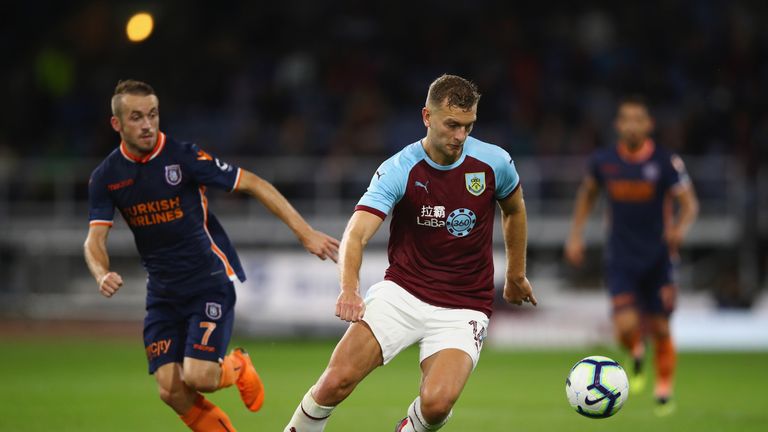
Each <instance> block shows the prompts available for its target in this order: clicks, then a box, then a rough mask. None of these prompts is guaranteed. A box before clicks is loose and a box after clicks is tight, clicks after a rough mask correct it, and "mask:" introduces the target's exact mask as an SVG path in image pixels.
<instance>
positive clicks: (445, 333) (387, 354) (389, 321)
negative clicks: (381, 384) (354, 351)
mask: <svg viewBox="0 0 768 432" xmlns="http://www.w3.org/2000/svg"><path fill="white" fill-rule="evenodd" d="M363 321H365V322H366V324H368V326H369V327H370V328H371V331H373V336H374V337H375V338H376V340H377V341H378V342H379V345H380V346H381V353H382V356H383V360H384V364H387V363H389V361H390V360H392V359H393V358H395V356H396V355H398V354H399V353H400V352H401V351H402V350H404V349H406V348H408V347H409V346H411V345H413V344H414V343H416V342H418V343H419V348H420V352H419V362H422V361H424V359H426V358H427V357H429V356H431V355H432V354H435V353H436V352H439V351H442V350H444V349H448V348H455V349H459V350H462V351H464V352H466V353H467V354H468V355H469V357H470V358H472V365H473V368H474V367H475V366H477V361H478V360H479V359H480V350H481V349H482V348H483V341H484V340H485V336H486V332H487V328H488V317H487V316H486V315H485V314H484V313H482V312H480V311H476V310H472V309H451V308H444V307H439V306H433V305H431V304H429V303H425V302H423V301H421V300H420V299H418V298H416V297H414V296H413V294H411V293H409V292H408V291H406V290H405V289H403V288H402V287H401V286H399V285H397V284H396V283H394V282H392V281H382V282H379V283H377V284H374V285H373V286H371V287H370V288H369V289H368V292H367V293H366V295H365V315H364V317H363Z"/></svg>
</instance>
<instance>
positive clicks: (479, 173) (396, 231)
mask: <svg viewBox="0 0 768 432" xmlns="http://www.w3.org/2000/svg"><path fill="white" fill-rule="evenodd" d="M518 185H519V178H518V174H517V171H516V170H515V166H514V163H513V162H512V159H511V158H510V156H509V154H508V153H507V152H506V151H504V150H503V149H501V148H500V147H498V146H495V145H492V144H488V143H484V142H482V141H480V140H477V139H475V138H473V137H468V138H467V139H466V141H465V142H464V150H463V153H462V155H461V157H460V158H459V160H457V161H456V162H455V163H453V164H452V165H449V166H442V165H438V164H437V163H435V162H434V161H432V160H431V159H430V158H429V156H428V155H427V153H426V152H425V150H424V148H423V146H422V143H421V142H420V141H418V142H415V143H413V144H410V145H408V146H407V147H405V148H404V149H403V150H401V151H400V152H399V153H397V154H395V155H394V156H392V157H391V158H389V159H388V160H387V161H385V162H384V163H383V164H382V165H381V166H380V167H379V168H378V169H377V170H376V173H375V174H374V175H373V178H372V180H371V183H370V186H369V187H368V190H367V192H366V193H365V194H364V195H363V197H362V198H361V199H360V201H359V203H358V205H357V206H356V208H355V210H358V211H367V212H370V213H373V214H375V215H377V216H379V217H381V218H382V219H385V218H386V216H387V215H388V214H390V213H391V214H392V219H391V222H390V238H389V246H388V256H389V264H390V265H389V268H388V269H387V271H386V275H385V279H387V280H391V281H393V282H395V283H397V284H398V285H400V286H402V287H403V288H405V289H406V290H408V291H409V292H411V293H412V294H413V295H415V296H416V297H418V298H420V299H422V300H423V301H426V302H427V303H430V304H433V305H436V306H443V307H452V308H467V309H474V310H479V311H481V312H484V313H485V314H486V315H488V316H490V315H491V310H492V303H493V292H494V286H493V251H492V237H493V222H494V217H495V214H496V211H497V210H496V202H497V201H498V200H502V199H504V198H507V197H509V196H510V195H511V194H512V193H513V192H514V191H515V190H516V188H517V187H518Z"/></svg>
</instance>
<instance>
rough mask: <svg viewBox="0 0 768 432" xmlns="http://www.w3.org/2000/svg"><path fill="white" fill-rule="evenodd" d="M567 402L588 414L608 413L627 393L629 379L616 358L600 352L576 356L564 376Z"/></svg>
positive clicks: (617, 408)
mask: <svg viewBox="0 0 768 432" xmlns="http://www.w3.org/2000/svg"><path fill="white" fill-rule="evenodd" d="M565 394H566V396H568V403H570V404H571V407H573V409H575V410H576V412H577V413H579V414H581V415H583V416H585V417H590V418H606V417H610V416H612V415H614V414H616V413H617V412H619V410H620V409H621V407H622V406H624V403H625V402H626V401H627V397H629V380H628V379H627V374H626V372H624V368H622V367H621V365H619V363H618V362H616V361H614V360H612V359H610V358H608V357H603V356H590V357H587V358H585V359H581V360H579V361H578V362H577V363H576V364H575V365H574V366H573V368H571V372H570V373H569V374H568V378H567V379H566V380H565Z"/></svg>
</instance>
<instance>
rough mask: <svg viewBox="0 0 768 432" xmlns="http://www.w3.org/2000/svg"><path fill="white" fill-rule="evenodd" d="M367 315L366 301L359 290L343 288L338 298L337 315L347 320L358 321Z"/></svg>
mask: <svg viewBox="0 0 768 432" xmlns="http://www.w3.org/2000/svg"><path fill="white" fill-rule="evenodd" d="M363 315H365V302H364V301H363V298H362V297H360V293H359V292H357V291H346V290H342V291H341V294H339V298H338V299H336V316H337V317H339V318H341V319H342V320H343V321H347V322H358V321H360V320H361V319H363Z"/></svg>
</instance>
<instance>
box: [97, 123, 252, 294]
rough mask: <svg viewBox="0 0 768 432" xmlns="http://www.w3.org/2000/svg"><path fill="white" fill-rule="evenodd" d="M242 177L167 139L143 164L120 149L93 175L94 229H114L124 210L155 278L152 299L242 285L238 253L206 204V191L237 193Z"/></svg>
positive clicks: (161, 140) (161, 139) (187, 145)
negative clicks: (237, 282)
mask: <svg viewBox="0 0 768 432" xmlns="http://www.w3.org/2000/svg"><path fill="white" fill-rule="evenodd" d="M240 175H241V170H240V169H239V168H237V167H234V166H232V165H229V164H227V163H224V162H221V161H220V160H219V159H217V158H214V157H212V156H211V155H210V154H208V153H206V152H204V151H203V150H201V149H200V148H198V146H197V145H195V144H192V143H185V142H178V141H175V140H173V139H172V138H170V137H168V136H167V135H165V134H163V133H159V134H158V140H157V144H156V145H155V148H154V150H153V151H152V153H150V154H149V155H147V156H146V157H144V158H141V159H139V158H136V157H134V156H133V155H131V154H130V153H129V152H128V151H127V150H126V147H125V143H121V144H120V147H119V148H117V149H115V150H114V151H113V152H112V153H111V154H110V155H109V156H108V157H107V158H106V159H105V160H104V161H103V162H102V163H101V164H100V165H99V166H98V167H97V168H96V169H95V170H94V172H93V174H92V175H91V179H90V183H89V205H90V210H89V218H90V223H91V225H94V224H96V225H108V226H111V225H112V224H113V217H114V213H115V208H117V209H118V210H119V211H120V213H121V214H122V216H123V219H125V221H126V223H127V224H128V226H129V227H130V228H131V230H132V231H133V234H134V238H135V242H136V247H137V249H138V251H139V254H140V255H141V258H142V263H143V265H144V267H145V268H146V270H147V272H148V274H149V283H148V289H149V290H150V292H154V293H173V294H176V293H180V292H191V291H195V290H197V289H198V288H199V289H203V288H207V287H210V286H211V285H218V284H223V283H229V282H230V281H234V280H236V279H239V280H241V281H244V280H245V274H244V272H243V269H242V266H241V265H240V261H239V258H238V256H237V253H236V252H235V249H234V247H233V246H232V244H231V243H230V241H229V238H228V237H227V235H226V233H225V232H224V229H223V228H222V226H221V224H219V222H218V220H217V219H216V217H215V216H214V215H213V214H212V213H210V212H209V210H208V200H207V198H206V187H208V186H210V187H215V188H219V189H224V190H227V191H232V190H234V189H236V188H237V185H238V182H239V180H240Z"/></svg>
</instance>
